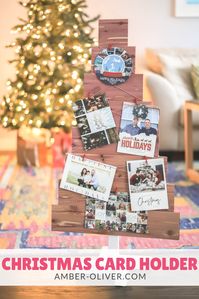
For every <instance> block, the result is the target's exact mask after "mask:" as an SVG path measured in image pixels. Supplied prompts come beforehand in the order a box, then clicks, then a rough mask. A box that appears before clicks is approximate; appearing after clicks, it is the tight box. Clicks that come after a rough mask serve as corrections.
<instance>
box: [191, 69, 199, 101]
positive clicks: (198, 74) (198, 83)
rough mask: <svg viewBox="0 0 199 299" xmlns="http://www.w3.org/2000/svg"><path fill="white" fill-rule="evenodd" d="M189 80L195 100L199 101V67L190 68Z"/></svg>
mask: <svg viewBox="0 0 199 299" xmlns="http://www.w3.org/2000/svg"><path fill="white" fill-rule="evenodd" d="M191 78H192V81H193V87H194V91H195V94H196V97H197V99H199V65H192V66H191Z"/></svg>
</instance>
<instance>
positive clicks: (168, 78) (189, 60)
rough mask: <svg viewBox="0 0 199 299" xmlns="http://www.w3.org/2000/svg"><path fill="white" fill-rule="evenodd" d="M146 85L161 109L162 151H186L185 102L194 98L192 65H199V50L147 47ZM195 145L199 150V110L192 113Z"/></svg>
mask: <svg viewBox="0 0 199 299" xmlns="http://www.w3.org/2000/svg"><path fill="white" fill-rule="evenodd" d="M146 62H147V66H148V69H149V71H147V72H146V73H145V81H146V85H147V87H148V89H149V92H150V95H151V99H152V101H153V103H154V105H157V106H158V107H159V108H160V122H159V132H160V150H162V151H183V150H184V111H183V108H184V102H185V101H186V100H194V99H195V93H194V89H193V85H192V81H191V74H190V69H191V65H192V64H198V65H199V49H186V50H185V49H156V50H154V49H147V51H146ZM198 102H199V100H198ZM193 144H194V150H199V113H198V112H196V113H193Z"/></svg>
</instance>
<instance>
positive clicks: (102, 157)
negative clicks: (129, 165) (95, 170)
mask: <svg viewBox="0 0 199 299" xmlns="http://www.w3.org/2000/svg"><path fill="white" fill-rule="evenodd" d="M101 159H102V161H103V162H104V155H103V154H101Z"/></svg>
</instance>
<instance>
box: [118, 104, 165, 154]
mask: <svg viewBox="0 0 199 299" xmlns="http://www.w3.org/2000/svg"><path fill="white" fill-rule="evenodd" d="M159 114H160V111H159V109H158V108H156V107H151V106H146V105H142V106H140V105H136V104H133V103H129V102H124V103H123V108H122V117H121V123H120V133H119V142H118V147H117V151H118V152H119V153H125V154H130V155H139V156H146V157H154V155H155V148H156V141H157V136H158V123H159Z"/></svg>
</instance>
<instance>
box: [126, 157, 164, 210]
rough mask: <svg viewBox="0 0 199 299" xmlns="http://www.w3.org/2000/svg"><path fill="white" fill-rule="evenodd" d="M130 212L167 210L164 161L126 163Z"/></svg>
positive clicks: (160, 159)
mask: <svg viewBox="0 0 199 299" xmlns="http://www.w3.org/2000/svg"><path fill="white" fill-rule="evenodd" d="M127 172H128V184H129V193H130V200H131V209H132V211H143V210H145V211H148V210H162V209H168V195H167V185H166V178H165V167H164V159H163V158H157V159H149V160H134V161H127Z"/></svg>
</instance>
